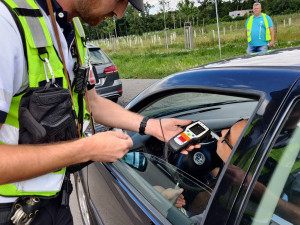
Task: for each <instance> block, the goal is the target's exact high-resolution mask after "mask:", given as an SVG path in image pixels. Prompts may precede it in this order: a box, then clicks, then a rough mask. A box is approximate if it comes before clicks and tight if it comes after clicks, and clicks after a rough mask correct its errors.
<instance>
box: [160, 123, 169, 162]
mask: <svg viewBox="0 0 300 225" xmlns="http://www.w3.org/2000/svg"><path fill="white" fill-rule="evenodd" d="M159 124H160V129H161V133H162V136H163V138H164V142H165V146H164V150H163V151H164V158H165V160H166V162H168V157H169V156H168V153H169V149H168V145H167V143H166V138H165V134H164V130H163V128H162V125H161V119H159Z"/></svg>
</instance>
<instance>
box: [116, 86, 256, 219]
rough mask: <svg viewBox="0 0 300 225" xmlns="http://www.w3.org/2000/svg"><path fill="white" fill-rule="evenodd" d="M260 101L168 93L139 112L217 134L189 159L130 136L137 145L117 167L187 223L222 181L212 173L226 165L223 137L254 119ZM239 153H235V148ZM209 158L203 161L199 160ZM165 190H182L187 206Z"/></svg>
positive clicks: (242, 96)
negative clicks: (178, 205)
mask: <svg viewBox="0 0 300 225" xmlns="http://www.w3.org/2000/svg"><path fill="white" fill-rule="evenodd" d="M258 103H259V97H258V96H253V95H247V94H245V93H242V94H241V93H235V94H233V93H209V92H195V91H192V92H191V91H181V92H180V93H175V94H166V95H165V96H161V97H160V98H159V99H158V100H156V101H154V102H151V103H149V104H148V105H147V106H145V107H143V109H142V110H140V111H139V113H140V114H142V115H144V116H148V117H150V118H159V119H163V118H170V117H171V118H179V119H188V120H192V121H201V122H202V123H204V124H205V125H206V126H207V127H208V128H210V130H211V131H213V133H214V134H216V135H208V136H207V137H206V138H205V139H204V140H202V141H201V148H199V149H194V150H193V151H191V152H189V154H188V155H184V154H180V153H179V154H174V153H172V152H171V151H169V150H168V147H167V145H166V144H165V143H164V142H162V141H160V140H158V139H156V138H155V137H152V136H149V135H140V134H138V133H135V132H131V131H125V132H127V133H128V134H129V135H130V136H131V138H132V139H133V143H134V146H133V147H132V148H131V149H130V152H129V153H128V154H127V155H125V157H124V158H123V159H122V160H119V161H117V162H115V163H113V166H114V167H115V168H116V169H117V170H118V171H119V172H120V173H121V174H122V175H123V176H124V177H125V178H126V179H127V180H128V181H129V183H130V184H131V185H132V186H133V187H134V188H135V189H136V190H137V191H138V192H139V193H140V194H141V195H142V196H143V197H144V198H145V199H146V200H147V201H148V202H150V203H151V205H152V206H154V207H155V208H156V209H157V210H159V211H160V213H161V214H162V215H164V216H165V217H166V218H167V219H168V220H169V221H170V222H171V223H172V224H186V223H192V222H195V221H196V222H197V220H199V218H200V219H201V217H202V215H203V213H204V212H205V208H206V206H207V204H208V201H209V199H210V196H211V194H212V192H213V187H214V185H215V184H216V182H217V179H218V175H219V174H220V172H219V173H218V175H217V176H216V177H215V176H213V175H212V173H211V171H212V170H213V169H214V168H220V170H219V171H221V169H222V167H223V165H224V162H223V161H222V160H221V159H220V157H219V156H218V155H217V153H216V148H217V141H218V137H221V131H222V130H223V129H228V128H230V127H231V126H232V125H233V124H234V123H236V122H237V121H239V120H241V119H249V118H251V116H252V114H253V112H254V111H255V109H256V108H257V107H258V105H259V104H258ZM233 150H234V149H233ZM197 157H198V158H199V157H200V158H202V159H203V158H204V160H202V162H200V163H199V160H198V161H197V160H196V159H195V158H197ZM156 187H160V190H161V189H162V190H170V189H175V190H176V189H179V188H182V189H183V192H182V193H181V194H182V195H183V196H184V199H185V201H186V205H185V206H184V207H181V208H180V210H178V209H177V208H176V207H175V206H174V199H175V201H176V197H177V196H171V197H172V198H171V197H170V196H166V195H165V194H163V193H164V192H161V191H158V189H157V188H156Z"/></svg>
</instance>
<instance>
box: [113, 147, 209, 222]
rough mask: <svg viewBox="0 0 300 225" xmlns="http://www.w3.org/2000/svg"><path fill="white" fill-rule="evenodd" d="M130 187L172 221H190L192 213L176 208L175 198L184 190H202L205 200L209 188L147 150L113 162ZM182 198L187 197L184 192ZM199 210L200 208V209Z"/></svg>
mask: <svg viewBox="0 0 300 225" xmlns="http://www.w3.org/2000/svg"><path fill="white" fill-rule="evenodd" d="M113 165H114V167H115V168H116V169H117V170H118V171H119V172H120V173H122V175H123V176H124V177H125V178H126V180H127V181H128V182H130V184H131V185H133V186H134V188H135V189H136V190H137V191H138V192H139V193H140V194H142V196H143V197H144V198H145V199H146V200H147V201H148V202H149V203H150V204H151V205H152V206H154V207H155V208H156V209H157V210H158V211H159V212H160V213H161V214H162V215H163V216H164V217H165V218H167V219H168V220H169V221H170V222H171V223H172V224H178V225H183V224H192V220H191V219H190V218H189V217H190V216H191V215H192V213H191V212H189V211H188V210H187V209H185V208H184V207H176V206H175V205H176V201H177V198H178V197H179V195H180V192H181V191H183V189H180V188H182V187H184V188H185V191H186V192H185V193H188V195H191V196H196V195H197V194H198V193H203V196H207V197H206V198H207V199H208V198H209V197H210V195H211V191H212V190H211V189H210V188H209V187H207V186H206V185H205V184H203V183H201V182H199V181H197V180H195V179H194V178H192V177H191V176H189V175H188V174H186V173H185V172H183V171H181V170H179V169H178V168H176V167H174V166H172V165H171V164H169V163H167V162H166V161H164V160H162V159H160V158H158V157H155V156H152V155H150V154H147V153H140V152H130V153H127V154H126V155H125V156H124V157H123V159H121V160H119V161H117V162H115V163H113ZM185 197H188V196H187V194H186V196H185ZM202 212H203V211H202Z"/></svg>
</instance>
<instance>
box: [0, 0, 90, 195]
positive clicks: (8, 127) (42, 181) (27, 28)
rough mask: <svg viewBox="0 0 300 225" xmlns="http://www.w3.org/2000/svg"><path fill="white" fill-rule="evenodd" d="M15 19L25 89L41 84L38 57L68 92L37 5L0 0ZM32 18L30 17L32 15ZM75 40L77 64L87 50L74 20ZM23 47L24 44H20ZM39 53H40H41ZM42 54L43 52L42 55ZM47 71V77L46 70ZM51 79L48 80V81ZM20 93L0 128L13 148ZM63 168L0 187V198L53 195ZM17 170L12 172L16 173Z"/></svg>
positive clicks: (0, 141)
mask: <svg viewBox="0 0 300 225" xmlns="http://www.w3.org/2000/svg"><path fill="white" fill-rule="evenodd" d="M4 1H5V3H6V5H8V6H9V7H10V8H11V9H12V11H13V12H14V13H15V15H16V16H17V18H18V19H19V21H20V23H21V25H22V27H23V30H24V35H25V40H26V46H25V49H26V51H27V55H26V57H27V64H28V76H29V87H31V88H34V87H39V82H41V81H45V78H46V75H45V68H44V64H43V61H42V60H41V58H44V57H47V58H48V59H49V62H50V65H51V67H52V70H53V74H54V75H55V78H56V79H62V86H63V88H66V89H68V83H67V79H66V77H65V75H64V72H63V64H62V62H61V60H60V58H59V56H58V54H57V53H56V50H55V47H54V45H53V42H52V39H51V35H50V33H49V30H48V28H47V25H46V21H45V18H44V17H43V15H42V13H41V11H40V9H39V7H38V5H37V4H36V3H35V1H34V0H4ZM33 15H34V16H33ZM73 23H74V27H75V38H76V40H77V43H78V51H79V53H78V54H79V55H80V57H81V61H82V62H83V63H84V62H85V56H86V54H87V48H86V46H85V43H84V38H85V34H84V31H83V28H82V25H81V23H80V21H79V19H78V18H74V19H73ZM23 44H24V43H23ZM41 50H42V51H41ZM45 52H46V53H45ZM47 70H48V76H50V71H49V69H47ZM50 79H51V78H50ZM23 95H24V93H21V94H19V95H17V96H14V97H13V98H12V101H11V106H10V109H9V112H8V114H7V117H6V120H5V122H4V124H3V125H2V127H1V129H0V144H10V145H17V144H18V139H19V118H18V112H19V105H20V100H21V98H22V96H23ZM73 99H74V104H75V111H76V113H77V115H78V111H79V109H78V101H77V95H73ZM65 171H66V168H63V169H61V170H59V171H56V172H52V173H48V174H45V175H43V176H39V177H36V178H33V179H29V180H26V181H21V182H15V183H11V184H4V185H0V195H1V196H5V197H8V196H24V195H26V196H55V195H56V194H57V193H58V192H59V191H60V189H61V186H62V182H63V179H64V174H65ZM17 172H18V171H16V173H17Z"/></svg>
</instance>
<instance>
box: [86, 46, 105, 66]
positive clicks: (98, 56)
mask: <svg viewBox="0 0 300 225" xmlns="http://www.w3.org/2000/svg"><path fill="white" fill-rule="evenodd" d="M89 52H90V56H91V59H90V60H91V63H92V64H107V63H110V61H109V59H108V57H107V56H106V55H105V54H104V52H102V50H100V49H99V48H89Z"/></svg>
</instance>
